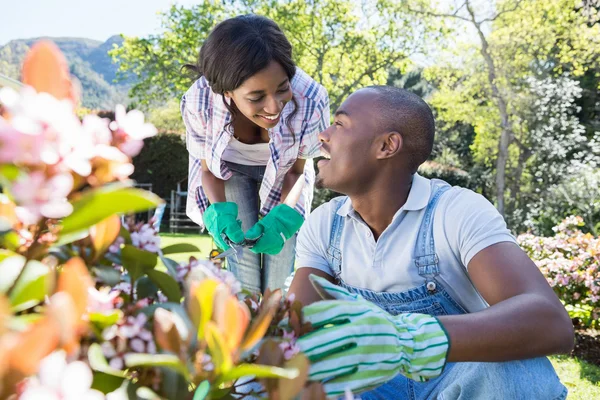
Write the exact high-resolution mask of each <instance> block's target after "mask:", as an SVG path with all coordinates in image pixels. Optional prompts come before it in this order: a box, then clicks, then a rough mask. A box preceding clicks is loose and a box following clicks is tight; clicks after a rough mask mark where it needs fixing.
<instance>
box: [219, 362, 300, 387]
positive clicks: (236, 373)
mask: <svg viewBox="0 0 600 400" xmlns="http://www.w3.org/2000/svg"><path fill="white" fill-rule="evenodd" d="M244 376H255V377H257V378H285V379H294V378H296V377H297V376H298V369H296V368H279V367H273V366H270V365H258V364H240V365H238V366H236V367H234V368H232V369H230V370H229V371H227V372H225V373H224V374H223V375H222V376H221V377H220V378H219V383H225V382H231V381H234V380H236V379H239V378H242V377H244Z"/></svg>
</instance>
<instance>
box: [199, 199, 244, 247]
mask: <svg viewBox="0 0 600 400" xmlns="http://www.w3.org/2000/svg"><path fill="white" fill-rule="evenodd" d="M237 217H238V206H237V204H235V203H232V202H228V201H224V202H220V203H214V204H211V205H210V206H209V207H208V208H207V209H206V211H205V212H204V217H203V219H204V225H206V229H208V232H209V233H210V235H211V236H212V237H213V239H214V241H215V243H216V244H217V246H218V247H219V248H220V249H221V250H227V249H228V248H229V245H228V244H227V243H226V242H225V240H224V239H223V235H225V236H227V237H228V238H229V240H231V241H232V242H234V243H242V242H243V241H244V231H242V222H241V221H240V220H238V219H237Z"/></svg>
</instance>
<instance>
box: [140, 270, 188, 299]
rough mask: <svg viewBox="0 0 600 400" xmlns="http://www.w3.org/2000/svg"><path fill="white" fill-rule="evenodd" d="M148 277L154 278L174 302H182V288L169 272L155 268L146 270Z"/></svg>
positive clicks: (153, 280)
mask: <svg viewBox="0 0 600 400" xmlns="http://www.w3.org/2000/svg"><path fill="white" fill-rule="evenodd" d="M146 273H147V274H148V277H149V278H150V279H152V282H154V283H155V284H156V285H157V286H158V287H159V288H160V290H161V291H162V292H163V294H164V295H165V296H167V298H168V299H169V301H172V302H174V303H179V302H181V289H180V288H179V283H177V281H176V280H175V279H173V277H171V276H170V275H169V274H166V273H164V272H161V271H157V270H155V269H153V270H150V271H148V272H146Z"/></svg>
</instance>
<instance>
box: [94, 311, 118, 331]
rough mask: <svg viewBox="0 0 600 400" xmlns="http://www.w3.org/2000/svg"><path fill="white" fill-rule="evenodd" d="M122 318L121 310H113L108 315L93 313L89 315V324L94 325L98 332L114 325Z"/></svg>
mask: <svg viewBox="0 0 600 400" xmlns="http://www.w3.org/2000/svg"><path fill="white" fill-rule="evenodd" d="M122 316H123V312H122V311H121V310H113V311H112V312H109V313H99V312H94V313H90V314H89V318H90V322H91V323H93V324H94V325H96V326H97V327H98V329H99V330H100V331H102V330H104V329H105V328H108V327H109V326H111V325H114V324H116V323H117V321H119V319H121V317H122Z"/></svg>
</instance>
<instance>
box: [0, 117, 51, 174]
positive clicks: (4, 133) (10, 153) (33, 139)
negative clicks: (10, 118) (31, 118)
mask: <svg viewBox="0 0 600 400" xmlns="http://www.w3.org/2000/svg"><path fill="white" fill-rule="evenodd" d="M42 143H43V142H42V140H40V138H39V137H38V136H36V135H27V134H24V133H21V132H20V131H18V130H17V129H15V128H14V127H13V126H11V125H9V124H8V122H7V121H6V120H5V119H4V118H2V117H0V164H17V165H19V164H21V165H36V164H41V162H42V161H41V156H42Z"/></svg>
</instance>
